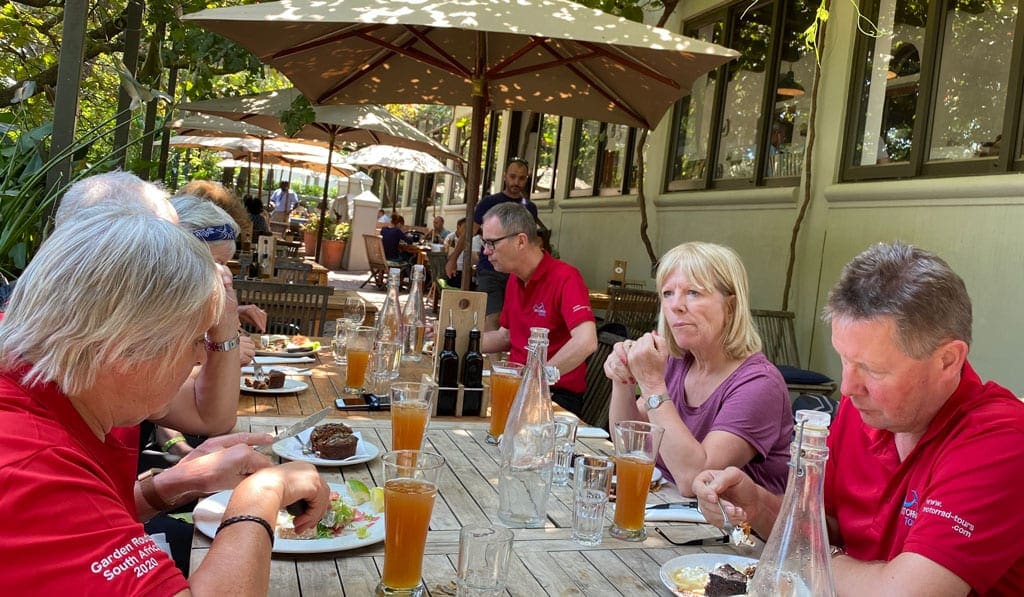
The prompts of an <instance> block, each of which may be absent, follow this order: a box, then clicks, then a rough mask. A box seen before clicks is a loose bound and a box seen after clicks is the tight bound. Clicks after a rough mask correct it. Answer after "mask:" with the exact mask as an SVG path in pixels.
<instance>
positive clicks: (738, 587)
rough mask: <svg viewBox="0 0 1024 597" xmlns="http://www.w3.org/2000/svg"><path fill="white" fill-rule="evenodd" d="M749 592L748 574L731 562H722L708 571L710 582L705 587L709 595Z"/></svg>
mask: <svg viewBox="0 0 1024 597" xmlns="http://www.w3.org/2000/svg"><path fill="white" fill-rule="evenodd" d="M746 592H747V576H746V575H745V574H743V573H742V572H740V571H739V570H737V569H735V568H733V567H732V566H730V565H729V564H721V565H719V566H718V567H717V568H715V569H714V570H712V571H711V572H709V573H708V584H707V586H706V587H704V595H706V596H707V597H725V596H727V595H743V594H744V593H746Z"/></svg>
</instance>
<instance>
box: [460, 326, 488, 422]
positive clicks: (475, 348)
mask: <svg viewBox="0 0 1024 597" xmlns="http://www.w3.org/2000/svg"><path fill="white" fill-rule="evenodd" d="M462 387H463V393H462V414H463V416H465V415H472V416H479V415H480V402H481V399H482V397H483V392H484V391H483V387H484V355H482V354H480V330H479V329H477V327H476V326H473V329H471V330H469V348H467V349H466V354H464V355H462Z"/></svg>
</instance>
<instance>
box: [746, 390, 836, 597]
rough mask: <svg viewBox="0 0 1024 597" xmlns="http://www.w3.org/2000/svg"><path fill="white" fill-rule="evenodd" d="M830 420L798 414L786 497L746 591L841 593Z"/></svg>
mask: <svg viewBox="0 0 1024 597" xmlns="http://www.w3.org/2000/svg"><path fill="white" fill-rule="evenodd" d="M830 419H831V417H829V414H828V413H824V412H819V411H814V410H799V411H797V412H796V434H795V437H794V439H793V443H792V444H790V448H789V452H790V462H789V466H790V469H789V480H788V482H787V483H786V494H785V495H784V496H783V498H782V507H781V508H780V509H779V516H778V518H776V519H775V525H774V526H773V527H772V534H771V535H770V536H769V537H768V543H767V544H766V545H765V547H764V551H763V552H761V560H760V563H758V565H757V572H756V573H755V574H754V578H753V579H751V581H750V584H749V586H748V587H747V592H748V594H750V595H759V596H762V597H769V596H770V597H775V596H778V595H785V596H788V595H793V596H803V595H807V596H812V595H813V596H814V597H819V596H824V597H829V596H834V595H835V594H836V587H835V578H834V577H833V576H832V560H831V558H830V557H829V544H828V532H827V530H826V527H825V461H826V460H828V447H826V445H825V439H826V438H827V437H828V425H829V421H830Z"/></svg>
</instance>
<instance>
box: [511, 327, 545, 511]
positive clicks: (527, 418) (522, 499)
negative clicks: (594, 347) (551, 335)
mask: <svg viewBox="0 0 1024 597" xmlns="http://www.w3.org/2000/svg"><path fill="white" fill-rule="evenodd" d="M530 332H531V334H530V344H529V347H528V348H527V351H528V353H529V356H528V357H527V361H526V368H525V369H523V380H522V383H520V385H519V391H518V392H516V397H515V400H514V401H513V402H512V410H511V411H510V413H509V416H508V423H506V424H505V433H504V434H503V435H502V438H501V465H500V468H499V471H498V518H499V519H500V520H501V523H502V524H504V525H505V526H507V527H511V528H524V527H525V528H538V527H543V526H544V522H545V520H546V519H547V503H548V496H549V495H550V494H551V473H552V470H553V468H554V464H555V460H554V450H555V424H554V419H553V417H552V412H551V390H550V389H549V388H548V380H547V375H546V373H545V365H546V364H547V352H548V337H547V335H548V330H547V329H545V328H530Z"/></svg>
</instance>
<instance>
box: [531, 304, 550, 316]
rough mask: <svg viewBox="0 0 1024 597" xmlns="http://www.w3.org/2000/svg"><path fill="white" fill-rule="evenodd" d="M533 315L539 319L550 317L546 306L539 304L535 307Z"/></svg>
mask: <svg viewBox="0 0 1024 597" xmlns="http://www.w3.org/2000/svg"><path fill="white" fill-rule="evenodd" d="M533 313H534V315H536V316H537V317H547V316H548V310H547V308H546V307H545V306H544V303H537V304H535V305H534V306H533Z"/></svg>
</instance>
